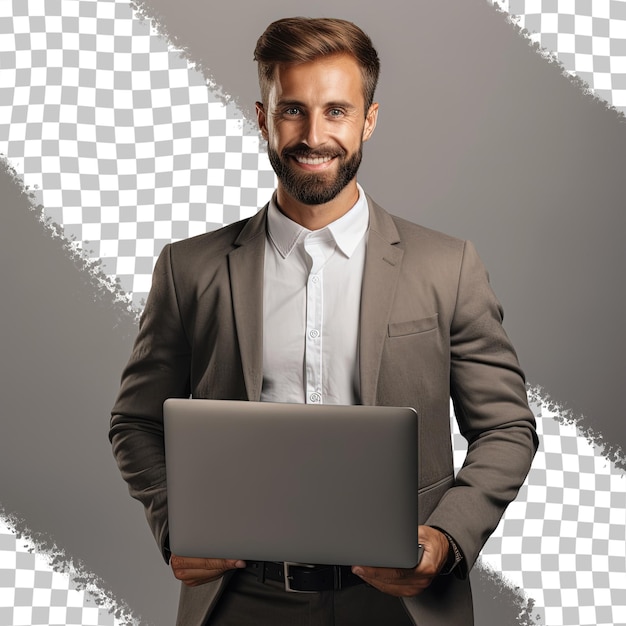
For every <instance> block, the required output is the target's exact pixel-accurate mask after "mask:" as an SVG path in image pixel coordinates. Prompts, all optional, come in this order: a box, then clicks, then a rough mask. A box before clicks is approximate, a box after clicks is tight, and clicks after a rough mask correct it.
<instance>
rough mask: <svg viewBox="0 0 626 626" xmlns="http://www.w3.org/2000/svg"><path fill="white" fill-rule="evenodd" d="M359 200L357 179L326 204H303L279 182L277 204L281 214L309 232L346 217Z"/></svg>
mask: <svg viewBox="0 0 626 626" xmlns="http://www.w3.org/2000/svg"><path fill="white" fill-rule="evenodd" d="M358 199H359V190H358V188H357V186H356V179H353V180H351V181H350V182H349V183H348V184H347V185H346V186H345V187H344V188H343V189H342V190H341V191H340V192H339V194H338V195H337V196H335V197H334V198H333V199H332V200H331V201H330V202H326V203H325V204H303V203H302V202H299V201H298V200H296V199H295V198H294V197H293V196H291V195H289V194H288V193H287V192H286V191H285V189H284V188H283V187H282V185H281V184H280V181H279V182H278V187H277V188H276V203H277V205H278V208H279V209H280V211H281V213H283V214H284V215H286V216H287V217H288V218H289V219H291V220H293V221H294V222H296V223H297V224H300V226H304V228H306V229H308V230H319V229H320V228H324V227H326V226H328V224H330V223H331V222H334V221H335V220H338V219H339V218H340V217H342V216H343V215H345V214H346V213H347V212H348V211H349V210H350V209H351V208H352V207H353V206H354V205H355V204H356V201H357V200H358Z"/></svg>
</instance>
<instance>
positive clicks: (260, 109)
mask: <svg viewBox="0 0 626 626" xmlns="http://www.w3.org/2000/svg"><path fill="white" fill-rule="evenodd" d="M254 106H255V108H256V121H257V124H258V125H259V129H260V130H261V135H263V139H265V140H266V141H267V119H266V116H265V107H264V106H263V103H262V102H255V104H254Z"/></svg>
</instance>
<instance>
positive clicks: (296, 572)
mask: <svg viewBox="0 0 626 626" xmlns="http://www.w3.org/2000/svg"><path fill="white" fill-rule="evenodd" d="M246 563H247V568H246V569H248V570H251V571H253V572H254V573H255V574H256V575H257V578H258V580H259V581H260V582H265V581H266V580H273V581H277V582H281V583H283V584H284V585H285V591H293V592H299V593H315V592H316V591H330V590H333V589H334V590H338V589H345V588H346V587H353V586H354V585H359V584H364V583H365V581H364V580H363V579H362V578H360V577H359V576H357V575H356V574H353V573H352V569H351V568H350V566H348V565H308V564H305V563H291V562H289V561H284V562H283V561H246Z"/></svg>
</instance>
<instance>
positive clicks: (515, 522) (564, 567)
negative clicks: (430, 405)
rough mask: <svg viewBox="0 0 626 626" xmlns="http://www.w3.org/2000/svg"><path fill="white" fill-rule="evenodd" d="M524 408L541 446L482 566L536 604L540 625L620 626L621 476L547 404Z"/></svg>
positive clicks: (625, 581)
mask: <svg viewBox="0 0 626 626" xmlns="http://www.w3.org/2000/svg"><path fill="white" fill-rule="evenodd" d="M531 395H534V394H531ZM531 406H532V408H533V412H534V414H535V416H536V418H537V432H538V434H539V436H540V441H541V445H540V448H539V451H538V453H537V456H536V458H535V461H534V463H533V467H532V469H531V470H530V473H529V475H528V478H527V479H526V482H525V483H524V486H523V487H522V489H521V491H520V493H519V495H518V497H517V499H516V500H515V501H514V502H513V503H512V504H511V505H510V506H509V508H508V509H507V511H506V513H505V515H504V517H503V518H502V521H501V522H500V524H499V526H498V528H497V529H496V531H495V532H494V534H493V535H492V536H491V537H490V539H489V540H488V541H487V544H486V545H485V547H484V549H483V551H482V555H481V558H482V563H483V564H485V565H487V566H489V567H490V568H492V569H494V570H496V571H499V572H502V573H503V575H504V577H505V578H506V579H508V580H509V581H510V582H511V583H512V584H513V585H514V586H516V587H520V588H521V589H523V590H524V592H525V593H526V594H527V596H528V597H530V598H532V599H533V600H534V601H535V603H536V604H535V611H536V612H537V613H539V614H540V615H541V616H542V622H540V623H542V624H546V625H547V626H556V625H562V626H596V625H599V624H607V625H611V626H620V625H621V626H626V474H625V473H624V472H623V471H622V470H619V469H617V468H616V467H615V466H614V465H613V464H612V463H611V462H610V461H608V460H607V459H606V458H605V457H603V456H602V454H601V450H599V449H598V448H596V447H594V445H593V444H592V443H590V442H589V441H587V440H586V439H585V438H584V437H583V436H582V435H581V433H580V432H579V431H578V429H577V428H576V426H575V425H573V424H568V423H564V422H563V421H562V420H560V419H559V415H558V414H557V413H556V412H555V411H554V410H552V409H549V408H548V406H547V405H546V403H534V404H531ZM453 424H454V427H453V430H454V435H453V438H454V453H455V466H456V468H457V469H458V468H460V466H461V464H462V462H463V458H464V456H465V440H464V439H463V437H462V436H461V435H460V434H459V432H458V429H457V427H456V421H455V420H453Z"/></svg>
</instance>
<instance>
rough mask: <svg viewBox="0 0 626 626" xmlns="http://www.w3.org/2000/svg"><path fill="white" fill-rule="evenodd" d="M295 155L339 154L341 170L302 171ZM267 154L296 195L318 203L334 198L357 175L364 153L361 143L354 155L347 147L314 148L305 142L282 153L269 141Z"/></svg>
mask: <svg viewBox="0 0 626 626" xmlns="http://www.w3.org/2000/svg"><path fill="white" fill-rule="evenodd" d="M293 155H298V156H303V157H309V158H313V157H322V158H323V157H328V156H330V157H336V158H337V160H338V162H339V163H338V168H337V172H336V173H335V174H332V173H330V172H320V173H316V172H310V173H307V172H298V171H296V169H295V166H294V165H293V164H292V163H291V160H292V157H293ZM267 156H268V157H269V160H270V163H271V165H272V168H273V169H274V172H275V173H276V176H277V177H278V180H280V182H281V183H282V185H283V187H284V189H285V191H286V192H287V193H288V194H289V195H290V196H291V197H292V198H294V199H295V200H297V201H298V202H301V203H302V204H306V205H318V204H326V203H327V202H330V201H331V200H333V199H334V198H335V197H336V196H338V195H339V193H340V192H341V191H342V190H343V189H344V188H345V187H346V185H347V184H348V183H349V182H350V181H351V180H352V179H353V178H354V177H355V176H356V174H357V172H358V170H359V166H360V165H361V159H362V157H363V146H362V144H361V145H360V146H359V149H358V150H357V151H356V152H355V153H354V154H353V155H352V156H351V157H346V152H345V150H340V149H336V150H329V149H325V150H312V149H311V148H309V147H308V146H305V145H302V144H300V145H299V146H296V147H295V148H287V149H285V150H283V151H282V153H281V154H279V153H278V151H276V150H274V149H273V148H272V147H271V146H269V145H268V146H267Z"/></svg>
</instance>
